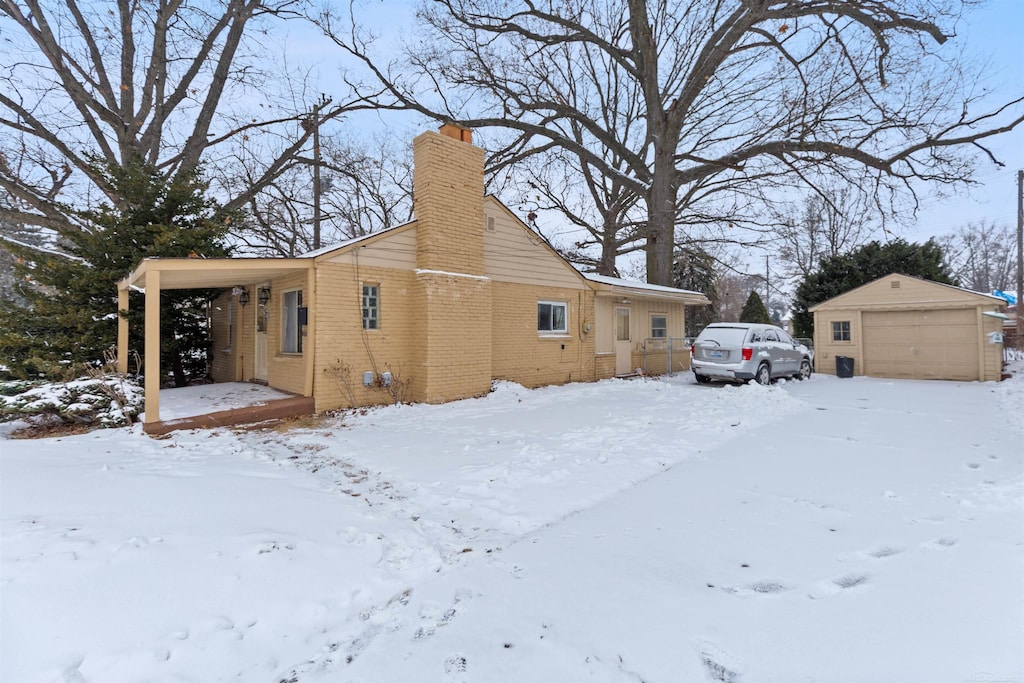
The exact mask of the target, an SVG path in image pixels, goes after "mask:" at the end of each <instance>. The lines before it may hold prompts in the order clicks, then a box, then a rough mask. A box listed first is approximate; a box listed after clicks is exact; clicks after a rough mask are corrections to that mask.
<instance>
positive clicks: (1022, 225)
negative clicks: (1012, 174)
mask: <svg viewBox="0 0 1024 683" xmlns="http://www.w3.org/2000/svg"><path fill="white" fill-rule="evenodd" d="M1022 297H1024V171H1017V348H1018V349H1024V306H1022V305H1021V298H1022Z"/></svg>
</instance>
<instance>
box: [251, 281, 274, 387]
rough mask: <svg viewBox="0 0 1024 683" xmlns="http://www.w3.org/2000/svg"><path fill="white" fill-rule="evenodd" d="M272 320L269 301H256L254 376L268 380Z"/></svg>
mask: <svg viewBox="0 0 1024 683" xmlns="http://www.w3.org/2000/svg"><path fill="white" fill-rule="evenodd" d="M269 320H270V306H269V303H259V301H257V303H256V352H255V354H254V356H253V369H252V378H253V379H256V380H260V381H262V382H266V381H267V323H268V322H269Z"/></svg>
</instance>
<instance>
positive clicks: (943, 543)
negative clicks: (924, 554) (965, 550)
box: [921, 536, 959, 550]
mask: <svg viewBox="0 0 1024 683" xmlns="http://www.w3.org/2000/svg"><path fill="white" fill-rule="evenodd" d="M957 543H959V539H956V538H953V537H952V536H943V537H942V538H936V539H935V540H934V541H928V542H927V543H922V544H921V550H949V549H950V548H952V547H953V546H955V545H956V544H957Z"/></svg>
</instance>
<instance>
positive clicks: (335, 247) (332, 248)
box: [299, 219, 416, 258]
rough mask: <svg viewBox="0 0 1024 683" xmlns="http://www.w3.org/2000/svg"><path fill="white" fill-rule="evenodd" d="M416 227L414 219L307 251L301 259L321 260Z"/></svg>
mask: <svg viewBox="0 0 1024 683" xmlns="http://www.w3.org/2000/svg"><path fill="white" fill-rule="evenodd" d="M414 225H416V219H413V220H411V221H406V222H405V223H402V224H401V225H393V226H391V227H390V228H385V229H383V230H378V231H377V232H373V233H370V234H369V235H362V236H361V237H353V238H352V239H348V240H345V241H343V242H338V243H336V244H330V245H328V246H326V247H320V248H319V249H314V250H313V251H307V252H306V253H305V254H302V255H301V256H300V257H299V258H319V257H320V256H326V255H327V254H332V253H334V252H336V251H342V250H344V249H348V248H350V247H354V246H358V245H360V244H362V243H364V242H371V241H376V240H378V239H380V238H382V237H386V236H388V235H393V234H394V233H396V232H401V231H402V230H404V229H406V228H410V227H412V226H414Z"/></svg>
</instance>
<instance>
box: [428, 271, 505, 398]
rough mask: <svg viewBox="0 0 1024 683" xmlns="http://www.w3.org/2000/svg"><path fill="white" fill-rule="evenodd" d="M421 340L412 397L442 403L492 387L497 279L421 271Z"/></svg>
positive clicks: (480, 393) (480, 392) (486, 390)
mask: <svg viewBox="0 0 1024 683" xmlns="http://www.w3.org/2000/svg"><path fill="white" fill-rule="evenodd" d="M415 292H416V293H415V296H414V298H413V299H414V301H415V303H416V309H415V310H414V311H413V316H414V319H415V323H414V324H415V327H414V330H415V332H414V334H415V338H416V339H417V341H418V348H417V354H416V360H417V364H416V372H417V374H418V378H417V380H416V381H415V383H414V385H413V393H412V396H411V398H412V400H414V401H423V402H426V403H441V402H444V401H453V400H456V399H460V398H468V397H470V396H480V395H482V394H485V393H487V392H488V391H489V390H490V387H491V378H492V368H491V359H492V356H491V333H492V330H491V316H492V311H493V310H494V309H493V303H492V283H491V281H490V280H489V279H487V278H481V277H466V276H458V275H451V274H447V275H446V274H443V273H437V272H432V271H422V270H421V271H418V272H417V273H416V290H415Z"/></svg>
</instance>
